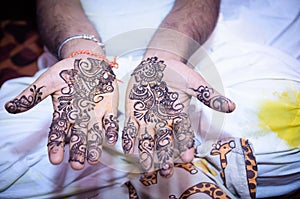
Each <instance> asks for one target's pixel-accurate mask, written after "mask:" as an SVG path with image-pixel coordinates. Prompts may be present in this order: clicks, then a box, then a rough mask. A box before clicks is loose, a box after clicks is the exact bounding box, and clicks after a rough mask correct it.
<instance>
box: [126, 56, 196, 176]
mask: <svg viewBox="0 0 300 199" xmlns="http://www.w3.org/2000/svg"><path fill="white" fill-rule="evenodd" d="M165 68H166V65H165V64H164V62H163V61H161V60H160V61H158V59H157V57H152V58H148V59H147V60H144V61H142V62H141V64H140V65H139V66H138V67H137V68H136V69H135V70H134V72H133V73H132V76H133V77H134V80H135V83H134V84H133V86H132V89H131V91H130V93H129V99H130V100H132V101H133V102H134V103H133V109H134V112H133V115H134V117H135V118H136V119H137V120H140V121H143V122H145V123H146V124H150V123H152V124H154V126H155V128H156V130H157V132H156V135H155V146H156V148H155V149H156V150H157V158H158V161H159V167H160V169H162V170H161V174H162V175H164V176H167V175H168V174H170V173H168V171H170V170H172V168H173V161H172V160H173V158H174V157H173V156H174V151H173V147H174V146H173V140H172V139H174V138H172V137H173V132H172V130H168V131H167V130H161V129H166V127H168V126H172V125H176V128H175V129H173V130H174V133H175V134H176V138H177V140H179V142H180V143H178V145H179V146H180V150H181V151H184V150H186V149H188V148H191V147H192V144H193V136H194V134H193V132H192V131H191V125H187V124H185V125H183V122H179V121H181V120H185V121H187V120H188V119H187V118H188V115H187V114H185V113H184V112H183V109H184V105H183V104H182V103H180V102H179V94H178V93H177V92H172V91H170V90H169V88H168V86H167V83H166V82H165V81H163V80H162V79H163V72H164V69H165ZM185 123H186V122H185ZM128 127H129V125H128V124H127V127H126V128H125V130H124V132H123V148H124V150H125V152H126V151H127V152H130V151H133V147H134V143H133V140H134V139H133V138H135V137H136V131H135V134H134V137H133V136H128V135H129V134H128V132H127V131H128ZM185 128H187V129H185ZM146 131H147V129H145V134H143V135H141V140H140V141H139V149H140V156H142V157H140V159H141V161H142V167H143V169H144V171H146V172H147V168H148V167H146V166H143V165H145V164H144V162H146V163H147V164H149V163H151V164H153V157H152V156H151V154H150V153H149V154H150V155H146V154H148V153H146V151H150V148H149V146H150V142H149V140H150V138H149V136H146V135H147V133H146ZM124 133H125V134H124ZM124 139H125V140H124ZM143 139H144V140H143ZM145 143H147V144H148V145H147V146H148V148H147V150H146V149H145V148H144V146H145ZM151 146H152V145H151ZM151 150H152V149H151ZM149 168H151V167H149Z"/></svg>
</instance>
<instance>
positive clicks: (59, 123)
mask: <svg viewBox="0 0 300 199" xmlns="http://www.w3.org/2000/svg"><path fill="white" fill-rule="evenodd" d="M69 127H70V123H69V122H68V119H67V114H66V113H65V112H59V111H57V110H55V111H54V113H53V119H52V123H51V126H50V132H49V135H48V144H47V146H48V156H49V160H50V162H51V163H52V164H55V165H56V164H60V163H61V162H62V161H63V159H64V147H65V140H66V136H67V132H68V131H69Z"/></svg>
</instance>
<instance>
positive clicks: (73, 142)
mask: <svg viewBox="0 0 300 199" xmlns="http://www.w3.org/2000/svg"><path fill="white" fill-rule="evenodd" d="M86 131H87V125H84V124H82V125H81V126H79V125H78V124H74V126H72V128H71V139H70V149H69V150H70V159H69V162H70V165H71V167H72V168H73V169H75V170H80V169H83V168H84V163H85V157H86V146H87V132H86Z"/></svg>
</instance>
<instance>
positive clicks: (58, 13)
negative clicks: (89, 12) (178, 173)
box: [6, 0, 235, 177]
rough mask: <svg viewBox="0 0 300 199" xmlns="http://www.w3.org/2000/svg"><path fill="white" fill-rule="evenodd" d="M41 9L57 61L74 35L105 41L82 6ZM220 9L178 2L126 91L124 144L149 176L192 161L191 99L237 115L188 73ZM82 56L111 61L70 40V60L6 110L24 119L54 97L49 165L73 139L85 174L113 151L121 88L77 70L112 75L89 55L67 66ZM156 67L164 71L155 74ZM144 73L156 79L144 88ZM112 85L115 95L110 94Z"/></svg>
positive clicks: (76, 164)
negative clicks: (26, 113) (191, 59)
mask: <svg viewBox="0 0 300 199" xmlns="http://www.w3.org/2000/svg"><path fill="white" fill-rule="evenodd" d="M36 3H37V22H38V27H39V31H40V36H41V38H42V41H43V43H44V45H45V46H46V47H47V48H48V50H49V51H50V52H51V53H52V54H53V55H55V56H56V55H57V49H58V47H59V45H60V43H61V42H62V41H63V40H64V39H65V38H67V37H69V36H72V35H77V34H91V35H94V36H95V37H96V38H97V39H98V40H99V41H101V37H100V35H99V34H98V33H97V31H96V29H95V28H94V27H93V25H92V24H91V23H90V21H89V20H88V18H87V17H86V15H85V14H84V12H83V9H82V7H81V4H80V0H72V1H70V0H51V1H45V0H36ZM218 9H219V1H218V0H177V1H175V4H174V6H173V8H172V10H171V11H170V13H169V14H168V15H167V16H166V18H165V19H164V20H163V21H162V23H161V25H160V27H159V28H158V29H157V31H156V33H155V35H154V36H153V38H152V40H151V42H150V43H149V46H148V47H149V48H148V49H147V51H146V52H145V54H144V59H143V60H144V61H142V62H141V64H139V65H138V66H136V68H135V69H134V70H133V72H132V76H131V79H130V81H129V83H128V88H127V91H126V96H127V97H126V120H125V128H124V129H122V144H123V148H124V152H125V153H126V154H130V153H133V152H134V150H135V146H136V145H137V148H138V150H139V154H140V163H141V168H142V170H143V171H144V172H151V171H152V170H153V169H159V170H160V174H161V175H162V176H163V177H170V176H171V175H172V173H173V164H174V163H173V162H174V159H175V158H176V157H177V156H176V154H179V155H180V157H181V159H182V160H183V161H187V162H188V161H191V160H192V159H193V155H194V148H193V137H194V134H193V130H192V129H191V126H190V120H189V116H188V114H187V113H188V111H187V110H188V107H189V102H190V98H191V97H196V98H197V99H198V100H199V101H200V103H204V104H205V105H207V106H208V107H210V108H212V109H214V110H217V111H222V112H226V113H229V112H232V111H233V110H234V108H235V105H234V103H233V102H232V101H231V100H229V99H227V98H226V97H224V96H222V95H220V94H219V93H218V92H217V91H216V90H215V89H213V88H212V87H211V86H210V85H208V84H207V83H206V81H205V80H204V78H203V77H202V76H201V75H199V74H198V73H196V72H195V71H194V70H193V69H192V68H191V67H190V66H188V65H187V60H188V59H189V57H190V56H191V55H192V54H193V53H194V52H195V50H197V49H198V48H199V47H200V46H201V45H202V44H203V43H204V42H205V41H206V40H207V39H208V37H209V36H210V34H211V32H212V31H213V29H214V27H215V24H216V21H217V18H218ZM82 49H85V50H91V51H93V52H95V53H97V54H99V55H105V52H104V50H103V49H102V48H100V47H99V46H98V45H97V44H96V43H95V42H94V41H89V40H84V39H75V40H71V41H69V42H68V43H66V44H65V45H64V47H63V48H62V51H61V55H62V58H63V60H61V61H60V62H58V63H56V64H55V65H53V66H52V67H51V68H49V70H47V71H46V72H45V73H44V74H42V75H41V76H40V77H39V78H38V79H37V80H36V81H35V82H34V83H33V84H32V85H30V86H29V87H28V88H27V89H25V90H24V91H23V92H22V93H20V94H19V95H18V96H17V97H16V98H15V99H13V100H11V101H10V102H8V103H7V104H6V109H7V110H8V112H11V113H19V112H24V111H28V110H29V109H30V108H32V107H34V106H35V105H37V104H38V103H39V102H40V101H42V100H43V99H45V98H46V97H48V96H51V97H52V101H53V107H54V113H53V121H52V124H51V126H50V132H49V137H48V152H49V159H50V162H51V163H53V164H60V163H61V162H62V161H63V159H64V147H65V144H66V138H67V137H69V136H70V144H69V150H70V157H69V161H70V165H71V167H72V168H74V169H82V168H83V167H84V164H85V161H86V160H87V162H89V163H90V164H92V165H93V164H97V163H98V162H99V161H100V156H101V151H102V144H103V142H104V141H106V142H108V143H109V144H114V143H115V142H116V140H117V138H118V135H117V132H118V130H119V129H118V121H117V118H116V115H117V105H118V87H117V83H116V80H115V77H114V78H112V77H113V76H114V75H113V72H112V71H109V72H106V73H101V75H97V77H94V75H95V74H90V73H86V72H84V70H83V69H84V67H83V66H84V65H80V64H78V63H85V64H86V65H87V66H89V67H91V68H93V71H98V72H99V71H106V69H107V67H105V66H104V65H101V64H97V63H98V62H100V61H101V60H99V58H97V57H93V56H88V55H83V54H82V55H77V56H76V57H73V58H68V56H69V55H70V54H71V53H72V52H74V51H77V50H82ZM155 57H157V58H155ZM157 63H159V64H158V65H159V66H158V67H157V68H156V69H155V70H153V71H151V67H152V66H153V65H156V66H157ZM79 66H80V67H79ZM149 66H151V67H149ZM142 71H144V72H145V71H146V72H147V71H148V73H149V74H152V75H154V78H152V79H151V78H149V79H147V80H142V78H140V76H141V75H142ZM180 71H185V72H184V73H183V72H180ZM179 72H180V73H179ZM95 73H96V72H95ZM108 77H109V78H108ZM107 78H108V79H109V80H110V81H109V82H110V84H109V85H110V87H111V88H113V89H110V90H106V88H107V87H106V86H107V83H104V82H107V80H108V79H107ZM87 79H92V80H93V81H94V82H97V83H98V84H97V85H99V86H98V87H97V88H95V87H93V86H91V85H95V84H92V82H86V81H85V80H87ZM99 83H100V84H99ZM141 88H143V89H144V90H143V91H145V93H146V94H148V102H149V103H148V104H147V106H144V109H143V108H142V107H143V106H141V105H144V104H143V103H144V101H143V98H142V96H141V95H139V91H140V90H139V89H141ZM105 90H106V91H105ZM104 91H105V92H104ZM146 113H148V114H146ZM154 163H155V164H156V163H157V164H156V165H155V164H154Z"/></svg>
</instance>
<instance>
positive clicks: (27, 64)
mask: <svg viewBox="0 0 300 199" xmlns="http://www.w3.org/2000/svg"><path fill="white" fill-rule="evenodd" d="M0 28H1V29H0V86H1V85H2V84H3V83H4V82H5V81H6V80H9V79H12V78H16V77H22V76H32V75H34V74H35V73H36V72H37V70H38V68H37V58H38V56H39V55H41V54H42V52H43V47H42V45H41V43H40V40H39V36H38V33H37V30H36V27H35V25H34V24H33V23H32V22H31V21H29V20H18V21H16V20H4V21H1V23H0Z"/></svg>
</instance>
